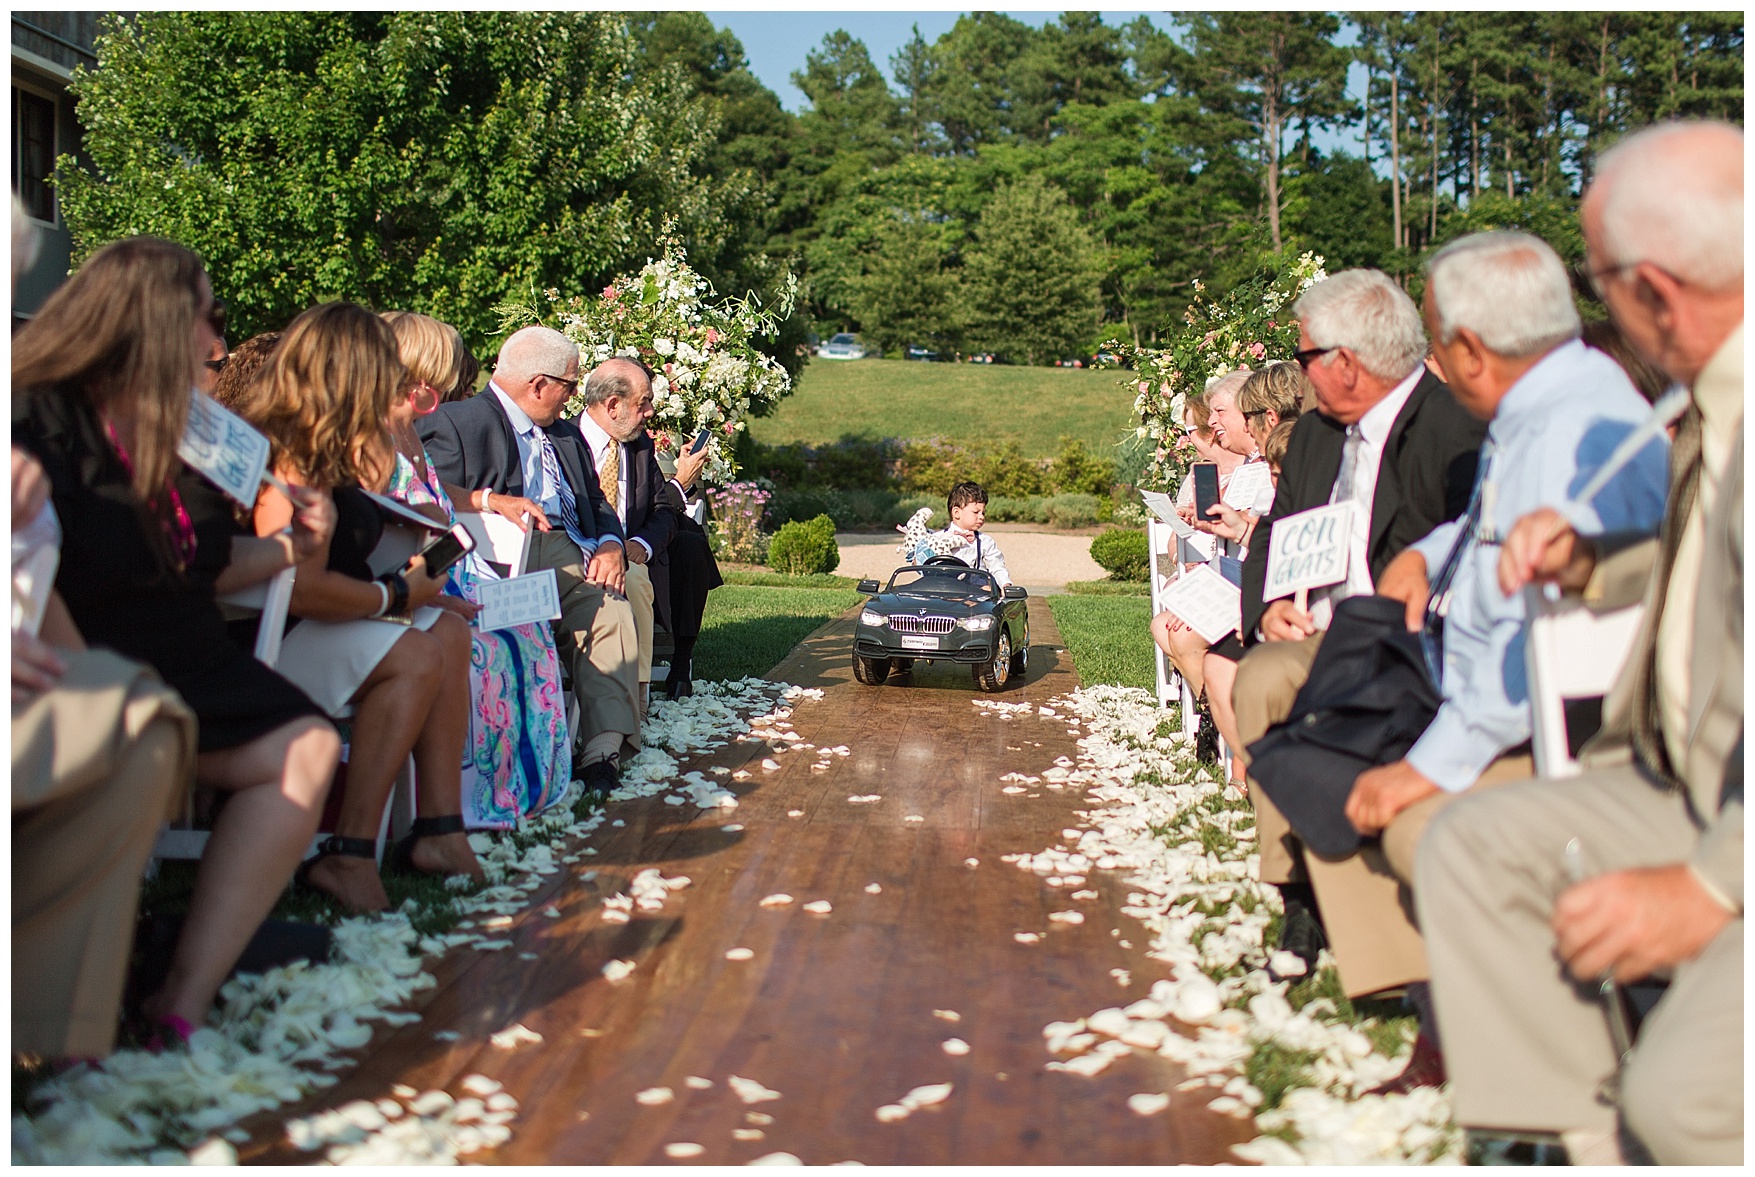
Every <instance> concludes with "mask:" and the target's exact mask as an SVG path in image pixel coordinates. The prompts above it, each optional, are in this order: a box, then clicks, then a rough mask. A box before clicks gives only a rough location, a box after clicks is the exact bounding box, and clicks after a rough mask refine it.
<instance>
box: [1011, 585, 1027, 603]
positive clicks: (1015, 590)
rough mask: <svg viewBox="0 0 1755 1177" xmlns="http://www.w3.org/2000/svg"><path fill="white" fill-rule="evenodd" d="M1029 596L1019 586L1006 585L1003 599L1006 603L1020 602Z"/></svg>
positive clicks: (1022, 587) (1021, 586)
mask: <svg viewBox="0 0 1755 1177" xmlns="http://www.w3.org/2000/svg"><path fill="white" fill-rule="evenodd" d="M1029 595H1030V594H1029V592H1028V591H1027V590H1026V589H1025V588H1024V586H1023V585H1021V584H1008V585H1006V586H1005V599H1006V600H1008V601H1021V600H1023V599H1024V598H1025V597H1027V596H1029Z"/></svg>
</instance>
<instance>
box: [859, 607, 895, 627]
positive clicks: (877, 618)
mask: <svg viewBox="0 0 1755 1177" xmlns="http://www.w3.org/2000/svg"><path fill="white" fill-rule="evenodd" d="M888 620H889V619H888V618H887V617H885V616H884V615H883V614H882V613H873V612H872V611H871V610H870V609H862V610H860V613H859V624H861V625H870V626H873V627H875V628H877V629H882V628H883V627H884V625H885V623H886V622H887V621H888Z"/></svg>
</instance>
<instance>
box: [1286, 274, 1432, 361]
mask: <svg viewBox="0 0 1755 1177" xmlns="http://www.w3.org/2000/svg"><path fill="white" fill-rule="evenodd" d="M1292 314H1293V315H1294V316H1296V317H1297V318H1298V320H1299V321H1300V322H1301V323H1303V324H1304V334H1306V335H1308V336H1309V337H1310V342H1312V343H1314V344H1315V345H1316V346H1317V347H1328V348H1334V347H1345V348H1350V349H1351V350H1352V352H1353V354H1354V355H1356V356H1358V357H1359V363H1360V365H1361V366H1362V367H1364V369H1365V370H1366V371H1367V372H1369V373H1371V374H1372V375H1373V376H1375V377H1377V378H1378V379H1379V380H1387V381H1390V382H1391V383H1395V382H1399V381H1401V380H1403V379H1405V378H1406V377H1407V375H1408V373H1409V372H1412V371H1413V370H1414V369H1415V368H1417V367H1419V366H1420V363H1421V362H1422V361H1423V360H1425V358H1426V331H1425V329H1424V328H1423V327H1422V326H1421V324H1420V312H1419V309H1418V308H1416V307H1415V306H1414V301H1413V299H1411V298H1409V297H1408V296H1407V292H1405V291H1404V290H1403V289H1402V288H1401V287H1400V286H1397V285H1396V284H1395V283H1394V282H1392V281H1391V280H1390V278H1389V275H1387V274H1385V273H1382V272H1381V271H1379V270H1342V271H1341V272H1340V273H1338V274H1334V275H1332V276H1330V277H1328V278H1324V279H1323V280H1322V281H1321V282H1318V283H1317V284H1316V285H1314V286H1312V287H1311V288H1310V289H1309V290H1306V291H1305V292H1304V293H1303V295H1301V296H1300V297H1299V299H1298V301H1297V302H1296V303H1294V304H1293V306H1292ZM1331 361H1332V357H1330V356H1324V357H1322V358H1320V359H1319V360H1318V361H1317V362H1318V363H1323V364H1326V363H1329V362H1331Z"/></svg>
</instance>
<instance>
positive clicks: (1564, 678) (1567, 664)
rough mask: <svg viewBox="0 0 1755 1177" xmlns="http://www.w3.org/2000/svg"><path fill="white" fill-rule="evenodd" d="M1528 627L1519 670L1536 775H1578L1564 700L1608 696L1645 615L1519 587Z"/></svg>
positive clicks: (1641, 611)
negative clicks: (1526, 682)
mask: <svg viewBox="0 0 1755 1177" xmlns="http://www.w3.org/2000/svg"><path fill="white" fill-rule="evenodd" d="M1524 607H1525V608H1526V609H1527V611H1528V613H1527V615H1528V617H1529V628H1528V631H1527V633H1526V634H1525V639H1524V667H1525V670H1526V673H1527V676H1528V679H1529V697H1530V721H1531V722H1530V730H1531V736H1530V743H1531V745H1532V747H1533V750H1534V753H1535V761H1536V775H1537V776H1543V777H1570V776H1577V775H1578V774H1579V772H1580V771H1582V770H1581V769H1580V768H1579V765H1578V761H1577V760H1575V759H1574V758H1573V756H1572V751H1571V747H1570V744H1569V741H1568V740H1567V734H1566V702H1567V701H1568V700H1572V699H1592V698H1598V697H1601V696H1602V695H1605V694H1607V693H1608V691H1609V688H1610V687H1611V686H1612V685H1613V684H1614V682H1615V678H1616V676H1617V675H1619V674H1620V673H1621V667H1622V665H1623V664H1624V663H1625V662H1626V661H1627V654H1628V652H1629V651H1630V650H1631V649H1632V648H1633V640H1634V638H1635V637H1636V636H1637V635H1638V633H1639V623H1640V620H1641V618H1642V617H1643V616H1644V612H1645V607H1644V606H1643V605H1629V606H1627V607H1625V608H1622V609H1615V610H1612V611H1609V612H1602V613H1599V612H1596V611H1594V610H1592V609H1590V608H1589V607H1588V606H1586V605H1585V604H1584V602H1582V601H1580V600H1579V599H1578V598H1577V597H1562V598H1560V599H1559V600H1549V599H1548V597H1547V596H1546V595H1544V593H1543V592H1542V591H1541V590H1540V589H1539V588H1538V587H1537V586H1534V585H1531V586H1530V587H1528V588H1526V589H1524Z"/></svg>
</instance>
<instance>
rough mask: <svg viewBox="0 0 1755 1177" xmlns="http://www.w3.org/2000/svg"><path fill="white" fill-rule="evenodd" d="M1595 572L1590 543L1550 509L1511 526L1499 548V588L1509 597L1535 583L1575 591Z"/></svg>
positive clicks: (1594, 557)
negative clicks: (1549, 583) (1554, 585)
mask: <svg viewBox="0 0 1755 1177" xmlns="http://www.w3.org/2000/svg"><path fill="white" fill-rule="evenodd" d="M1595 570H1596V552H1595V550H1594V549H1593V548H1592V547H1591V545H1590V542H1589V541H1588V540H1583V539H1581V538H1580V537H1579V534H1578V533H1577V532H1576V531H1574V530H1573V529H1572V525H1571V524H1570V523H1568V522H1566V519H1565V517H1564V516H1563V515H1561V514H1560V512H1558V511H1556V510H1554V509H1553V508H1552V507H1541V508H1538V509H1537V510H1534V511H1531V512H1530V513H1529V514H1528V515H1525V516H1524V517H1523V518H1522V519H1519V520H1518V521H1517V522H1516V523H1514V524H1512V525H1511V530H1510V531H1509V532H1507V533H1506V535H1505V542H1504V543H1503V544H1502V545H1500V548H1499V588H1500V591H1501V592H1503V593H1504V594H1505V595H1506V596H1508V597H1509V596H1511V594H1513V593H1515V592H1517V591H1518V590H1519V589H1521V588H1522V587H1523V586H1524V585H1526V584H1532V583H1535V582H1537V581H1552V582H1554V583H1555V584H1558V585H1559V586H1560V587H1561V588H1563V589H1572V590H1574V591H1577V590H1579V589H1582V588H1583V587H1584V586H1585V585H1586V584H1588V583H1589V582H1590V576H1591V573H1592V572H1594V571H1595Z"/></svg>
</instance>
